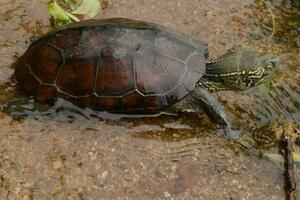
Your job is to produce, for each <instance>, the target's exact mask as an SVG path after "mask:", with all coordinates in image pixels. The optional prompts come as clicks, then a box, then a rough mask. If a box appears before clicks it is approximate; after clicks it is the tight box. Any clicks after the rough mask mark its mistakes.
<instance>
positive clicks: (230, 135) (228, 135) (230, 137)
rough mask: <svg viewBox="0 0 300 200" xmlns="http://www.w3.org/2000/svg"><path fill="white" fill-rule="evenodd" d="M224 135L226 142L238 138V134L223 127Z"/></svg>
mask: <svg viewBox="0 0 300 200" xmlns="http://www.w3.org/2000/svg"><path fill="white" fill-rule="evenodd" d="M224 135H225V138H226V139H227V140H237V139H238V138H239V137H240V133H239V132H238V131H234V130H232V129H231V128H230V127H225V129H224Z"/></svg>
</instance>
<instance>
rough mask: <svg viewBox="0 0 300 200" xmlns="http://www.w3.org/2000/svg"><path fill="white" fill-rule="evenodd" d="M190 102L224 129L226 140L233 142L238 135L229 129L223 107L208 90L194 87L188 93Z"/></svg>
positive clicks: (229, 125) (228, 122) (229, 124)
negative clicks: (199, 107) (195, 104)
mask: <svg viewBox="0 0 300 200" xmlns="http://www.w3.org/2000/svg"><path fill="white" fill-rule="evenodd" d="M190 100H192V101H194V103H197V104H198V105H199V106H201V108H203V110H204V111H205V112H206V114H207V115H208V116H209V118H210V119H211V120H213V121H215V122H216V123H217V124H219V125H221V126H222V127H223V128H224V132H225V137H226V138H227V139H230V140H233V139H237V138H238V137H239V133H238V132H237V131H233V130H232V129H231V123H230V121H229V119H228V116H227V113H226V111H225V109H224V107H223V106H222V105H221V104H220V102H218V101H217V100H216V99H215V98H214V97H213V96H212V94H211V93H210V92H209V91H208V90H206V89H205V88H202V87H196V89H195V90H193V91H192V92H191V93H190Z"/></svg>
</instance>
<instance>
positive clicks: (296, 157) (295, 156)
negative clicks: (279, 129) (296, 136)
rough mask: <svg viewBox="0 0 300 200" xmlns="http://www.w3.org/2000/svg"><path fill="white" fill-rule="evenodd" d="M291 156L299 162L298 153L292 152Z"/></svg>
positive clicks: (299, 156) (299, 155)
mask: <svg viewBox="0 0 300 200" xmlns="http://www.w3.org/2000/svg"><path fill="white" fill-rule="evenodd" d="M293 158H294V161H295V162H299V163H300V154H299V153H296V152H293Z"/></svg>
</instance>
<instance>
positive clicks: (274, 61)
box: [248, 53, 283, 85]
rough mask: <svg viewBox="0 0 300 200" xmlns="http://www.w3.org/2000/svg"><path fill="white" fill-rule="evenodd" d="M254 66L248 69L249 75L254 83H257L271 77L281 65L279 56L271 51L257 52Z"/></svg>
mask: <svg viewBox="0 0 300 200" xmlns="http://www.w3.org/2000/svg"><path fill="white" fill-rule="evenodd" d="M255 60H256V67H255V69H254V70H253V71H249V77H248V78H250V79H251V78H252V79H253V81H254V82H256V84H255V85H258V84H260V83H262V82H264V81H266V80H269V79H271V78H272V77H273V75H274V73H275V72H276V71H277V70H278V69H279V68H281V67H282V66H283V62H282V60H281V58H280V57H279V56H277V55H275V54H272V53H259V55H257V56H256V57H255Z"/></svg>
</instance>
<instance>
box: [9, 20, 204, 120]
mask: <svg viewBox="0 0 300 200" xmlns="http://www.w3.org/2000/svg"><path fill="white" fill-rule="evenodd" d="M206 58H207V46H206V44H204V43H202V42H200V41H197V40H194V39H191V38H190V37H188V36H186V35H184V34H182V33H179V32H176V31H174V30H171V29H168V28H166V27H163V26H160V25H157V24H154V23H149V22H143V21H136V20H131V19H125V18H112V19H101V20H88V21H83V22H79V23H74V24H70V25H67V26H63V27H61V28H59V29H56V30H54V31H51V32H49V33H47V34H45V35H44V36H42V37H40V38H39V39H38V40H36V41H34V42H33V43H32V44H31V45H30V46H29V48H28V49H27V51H26V52H25V53H24V54H23V55H22V56H21V58H20V59H19V60H18V61H17V63H16V66H15V67H16V68H15V74H14V77H15V79H16V81H17V85H18V87H19V88H20V89H21V91H23V92H24V93H26V94H28V95H32V96H34V98H35V100H36V101H38V102H46V103H50V104H53V103H54V102H55V101H56V100H57V98H63V99H65V100H68V101H70V102H72V103H74V104H75V105H77V106H79V107H89V108H92V109H94V110H105V111H109V112H114V113H133V114H134V113H138V114H140V113H143V114H148V113H157V112H159V111H160V110H162V109H164V108H166V107H168V106H171V105H173V104H175V103H176V102H178V101H180V100H181V99H183V98H184V97H185V96H186V95H187V94H189V93H190V92H191V91H192V90H194V88H195V87H196V84H197V82H198V81H199V80H200V78H201V77H202V76H203V75H204V73H205V67H206Z"/></svg>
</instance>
